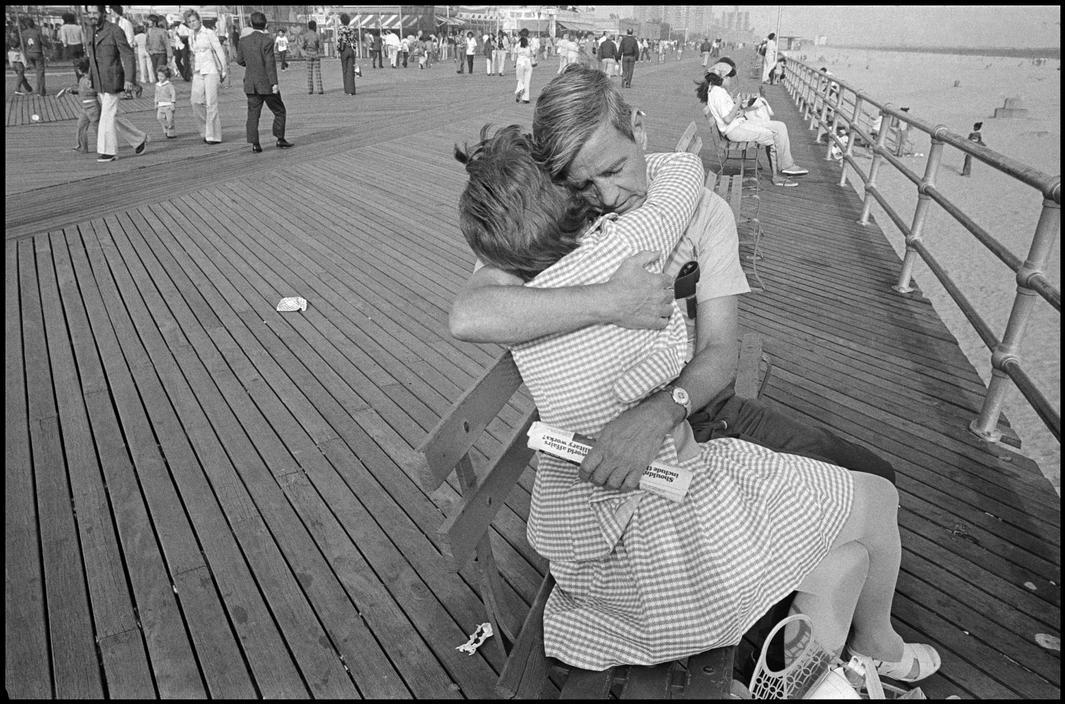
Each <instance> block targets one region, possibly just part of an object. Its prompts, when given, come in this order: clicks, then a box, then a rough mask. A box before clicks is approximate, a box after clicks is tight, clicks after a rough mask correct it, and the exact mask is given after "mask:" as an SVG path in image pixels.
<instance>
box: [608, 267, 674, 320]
mask: <svg viewBox="0 0 1065 704" xmlns="http://www.w3.org/2000/svg"><path fill="white" fill-rule="evenodd" d="M660 256H661V254H660V253H659V252H652V251H648V252H639V253H637V254H634V255H632V256H631V257H629V258H628V259H626V260H625V261H623V262H622V263H621V265H620V266H619V267H618V268H617V271H615V272H614V274H613V275H612V276H611V277H610V280H609V281H608V282H607V284H606V285H607V287H608V288H609V289H610V300H611V302H612V304H613V306H614V311H615V312H614V315H613V318H614V323H615V324H616V325H620V326H621V327H623V328H628V329H630V330H661V329H662V328H664V327H666V324H667V323H668V322H669V315H670V313H672V312H673V305H672V304H673V279H672V278H670V277H669V276H668V275H666V274H653V273H651V272H649V271H647V269H646V268H645V267H646V266H647V265H649V264H652V263H653V262H655V261H656V260H657V259H658V258H659V257H660Z"/></svg>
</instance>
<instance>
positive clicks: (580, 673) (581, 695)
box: [558, 667, 615, 699]
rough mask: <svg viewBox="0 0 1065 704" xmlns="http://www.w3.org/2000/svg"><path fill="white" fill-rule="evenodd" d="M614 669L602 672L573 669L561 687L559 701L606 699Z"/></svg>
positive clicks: (611, 684)
mask: <svg viewBox="0 0 1065 704" xmlns="http://www.w3.org/2000/svg"><path fill="white" fill-rule="evenodd" d="M614 669H615V668H613V667H610V668H607V669H606V670H603V671H602V672H596V671H595V670H579V669H573V670H571V671H570V673H569V677H567V678H566V684H564V685H563V686H562V693H561V694H559V695H558V698H559V699H607V698H608V696H609V694H610V688H611V687H612V686H613V684H614Z"/></svg>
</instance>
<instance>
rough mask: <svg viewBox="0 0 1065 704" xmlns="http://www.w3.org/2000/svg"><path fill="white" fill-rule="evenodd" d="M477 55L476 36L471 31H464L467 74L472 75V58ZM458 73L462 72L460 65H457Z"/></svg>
mask: <svg viewBox="0 0 1065 704" xmlns="http://www.w3.org/2000/svg"><path fill="white" fill-rule="evenodd" d="M476 56H477V38H476V37H474V36H473V32H466V69H467V73H468V74H469V75H471V76H472V75H473V60H474V57H476ZM459 73H462V65H461V64H460V65H459Z"/></svg>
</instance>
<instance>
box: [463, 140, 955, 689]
mask: <svg viewBox="0 0 1065 704" xmlns="http://www.w3.org/2000/svg"><path fill="white" fill-rule="evenodd" d="M481 136H482V141H481V143H480V144H479V145H477V146H476V147H475V148H474V149H473V150H471V151H468V152H462V151H459V150H456V157H457V158H458V159H459V160H460V161H462V162H463V163H465V164H466V168H467V171H468V172H469V175H470V182H469V185H468V186H467V188H466V190H465V191H464V193H463V195H462V199H461V201H460V215H461V216H460V223H461V226H462V230H463V233H464V235H465V236H466V239H467V241H468V242H469V243H470V245H471V247H472V248H473V249H474V251H475V252H476V253H477V254H478V256H479V257H480V258H481V259H482V260H483V261H486V262H490V263H492V264H494V265H495V266H497V267H499V268H501V269H504V270H507V271H510V272H512V273H514V274H515V275H517V276H519V277H521V278H522V279H524V280H525V281H527V285H529V286H537V287H559V286H573V285H580V284H594V283H602V282H605V281H606V280H608V279H609V277H610V276H611V274H612V273H613V272H614V270H615V269H616V268H617V266H618V265H619V264H620V263H621V262H622V261H623V260H625V259H626V258H628V257H631V256H632V255H633V254H635V253H637V252H640V251H646V250H653V251H657V252H660V253H661V255H662V256H661V258H660V260H659V261H658V262H657V265H658V268H659V270H660V268H661V265H662V260H664V259H665V257H666V256H667V255H668V254H669V253H670V252H671V251H672V249H673V247H674V246H675V244H676V242H677V240H678V239H679V237H680V235H681V234H682V233H683V231H684V229H685V227H686V225H687V223H688V221H689V220H690V219H691V217H692V215H693V213H694V212H695V209H696V207H697V205H698V202H699V199H700V198H701V197H702V194H703V188H702V181H703V170H702V165H701V162H700V161H699V159H698V158H697V157H694V156H692V155H690V154H672V155H668V156H666V157H664V158H662V159H659V160H657V161H654V162H651V161H650V160H649V162H648V169H649V174H648V175H649V178H648V181H649V183H650V184H651V185H650V187H649V189H648V192H647V197H646V201H645V203H644V204H643V205H642V206H641V207H640V208H637V209H636V210H633V211H631V212H628V213H626V214H625V215H621V216H617V215H615V214H612V215H606V216H603V217H601V218H599V219H598V220H596V221H595V222H594V223H592V224H591V225H590V226H589V224H588V218H587V213H588V212H589V211H588V209H587V205H585V204H584V203H583V201H581V200H580V199H575V198H574V197H573V196H572V193H571V192H570V191H568V190H567V189H564V188H562V187H559V186H556V185H555V184H553V183H552V182H551V180H550V178H549V177H548V176H547V174H546V173H545V172H544V171H542V170H541V168H540V167H539V165H538V164H537V163H536V162H535V161H534V160H533V158H532V152H531V139H530V138H529V137H528V136H527V135H523V134H522V133H521V131H520V128H518V126H516V125H512V126H510V127H507V128H503V129H501V130H499V131H498V132H497V133H496V134H495V136H493V137H492V138H486V137H487V128H486V129H485V130H484V131H482V135H481ZM512 352H513V355H514V359H515V361H516V362H517V364H518V367H519V369H520V371H521V374H522V379H523V380H524V381H525V383H526V386H527V387H528V388H529V390H530V392H531V393H532V395H533V398H534V400H535V401H536V405H537V408H538V410H539V412H540V417H541V419H542V420H543V421H544V422H545V423H547V424H549V425H553V426H557V427H561V428H565V429H566V430H571V431H574V432H579V433H582V434H585V435H590V436H595V435H596V434H598V432H599V431H600V430H601V429H602V428H603V426H604V425H606V423H607V422H609V421H610V420H612V419H613V418H614V417H616V416H617V415H618V414H620V413H622V412H624V411H625V410H626V409H628V408H631V407H632V406H634V405H635V404H636V403H637V402H639V401H640V400H641V399H643V398H644V397H646V396H647V395H649V394H651V393H654V392H657V391H658V390H660V389H662V388H663V387H665V386H666V385H667V384H668V383H669V382H671V381H672V380H673V379H675V378H676V376H677V375H678V374H679V372H680V370H681V369H682V368H683V366H684V364H685V363H686V362H687V361H688V359H690V356H691V350H690V349H689V343H688V337H687V333H686V329H685V323H684V320H683V317H682V314H681V312H680V310H679V308H678V307H677V306H676V304H674V306H673V310H672V313H671V315H670V317H669V321H668V324H667V326H666V327H665V329H663V330H628V329H623V328H620V327H618V326H613V325H601V326H591V327H587V328H584V329H582V330H578V331H575V332H570V333H564V334H556V335H550V336H547V337H544V338H541V339H538V340H535V341H533V342H529V343H524V344H520V345H516V346H515V347H513V348H512ZM657 460H658V461H660V462H663V463H665V464H671V465H675V466H681V467H684V468H687V469H691V470H693V471H694V473H695V477H694V479H693V481H692V484H691V486H690V489H689V492H688V495H687V496H686V497H685V499H684V500H683V502H681V503H674V502H671V501H669V500H667V499H664V498H661V497H659V496H656V495H654V494H649V493H646V492H644V491H642V490H639V489H636V490H617V489H610V488H606V487H601V486H598V485H595V484H592V483H590V482H587V481H582V480H580V478H579V477H578V474H577V467H576V466H575V465H573V464H569V463H567V462H564V461H561V460H556V459H553V458H551V457H547V456H541V457H540V459H539V464H538V468H537V476H536V482H535V486H534V489H533V496H532V506H531V510H530V515H529V522H528V536H529V541H530V543H531V544H532V545H533V547H534V548H535V549H536V550H537V552H539V553H540V554H541V555H543V556H544V557H545V558H547V559H548V560H549V561H550V565H551V572H552V574H553V575H554V576H555V579H556V582H557V587H556V588H555V590H554V591H553V592H552V594H551V596H550V598H549V599H548V602H547V606H546V608H545V611H544V645H545V649H546V652H547V654H548V655H550V656H553V657H557V658H559V659H560V660H563V661H565V662H567V663H570V664H572V665H575V666H577V667H582V668H587V669H604V668H606V667H609V666H612V665H617V664H641V665H650V664H655V663H660V662H666V661H669V660H673V659H676V658H680V657H684V656H687V655H691V654H694V653H698V652H701V651H704V650H707V649H710V648H714V647H719V646H726V645H733V644H736V643H737V642H739V640H740V638H741V637H742V636H743V634H744V632H745V631H746V630H747V629H748V628H750V626H751V625H753V623H754V622H755V621H756V620H757V619H759V618H760V617H761V616H762V615H763V614H764V613H765V612H766V611H767V610H768V609H769V608H770V607H771V606H772V605H774V604H775V603H776V602H778V601H779V600H780V599H781V598H783V597H784V596H786V595H788V594H789V593H791V592H792V591H795V590H799V592H800V593H799V595H798V596H797V597H796V601H795V603H796V608H798V609H800V610H802V611H803V612H805V613H807V614H809V615H810V616H811V618H812V619H813V621H814V623H815V628H816V629H817V635H818V637H819V639H820V640H821V641H822V643H824V644H825V645H826V647H829V648H835V649H836V650H837V651H838V650H842V648H843V646H844V641H845V640H846V638H847V633H848V630H849V629H850V628H851V627H852V626H853V629H854V635H853V636H852V638H851V642H850V646H851V647H852V650H853V651H855V652H860V653H865V654H868V655H870V656H871V657H873V658H879V659H883V660H886V661H887V663H886V665H885V666H884V669H882V670H881V673H882V674H888V675H889V676H895V677H897V678H899V679H903V680H905V681H913V680H914V679H919V678H922V677H925V676H927V675H929V674H931V672H932V671H934V669H935V668H937V667H938V656H936V655H935V651H934V650H932V649H931V648H930V647H928V646H924V645H920V644H918V645H911V644H904V643H903V641H902V638H901V637H900V636H899V635H898V634H897V633H896V632H895V631H894V629H893V628H892V626H891V622H890V612H891V601H892V597H893V594H894V589H895V581H896V579H897V575H898V569H899V561H900V557H901V546H900V543H899V533H898V527H897V524H896V523H895V510H896V507H897V504H898V495H897V493H896V492H895V489H894V487H893V486H892V485H891V484H890V483H889V482H888V481H887V480H885V479H883V478H881V477H877V476H875V475H870V474H861V473H850V472H848V471H846V470H844V469H842V468H840V467H837V466H835V465H830V464H826V463H822V462H818V461H816V460H812V459H808V458H804V457H799V456H796V455H787V454H782V453H778V452H774V451H771V450H768V449H766V448H763V447H760V446H757V445H754V444H751V443H748V442H745V441H743V440H739V439H736V438H723V439H718V440H713V441H710V442H707V443H702V444H699V443H696V442H695V441H694V438H693V437H692V435H691V430H690V427H689V426H688V424H687V423H684V422H682V423H681V424H680V425H678V426H677V427H676V428H675V429H674V431H673V432H672V434H671V436H667V438H666V442H665V443H664V444H663V446H662V447H661V448H660V450H659V452H658V454H657Z"/></svg>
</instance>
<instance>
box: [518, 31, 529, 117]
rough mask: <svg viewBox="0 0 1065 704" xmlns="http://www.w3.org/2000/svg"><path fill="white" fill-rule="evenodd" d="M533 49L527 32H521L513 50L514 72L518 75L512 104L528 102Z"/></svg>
mask: <svg viewBox="0 0 1065 704" xmlns="http://www.w3.org/2000/svg"><path fill="white" fill-rule="evenodd" d="M532 65H533V48H532V44H531V43H530V42H529V30H527V29H523V30H521V33H520V35H519V36H518V45H517V47H515V49H514V71H515V73H517V75H518V88H517V90H515V91H514V102H515V103H516V102H518V101H519V100H520V101H521V102H523V103H528V102H529V86H530V85H531V84H532Z"/></svg>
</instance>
